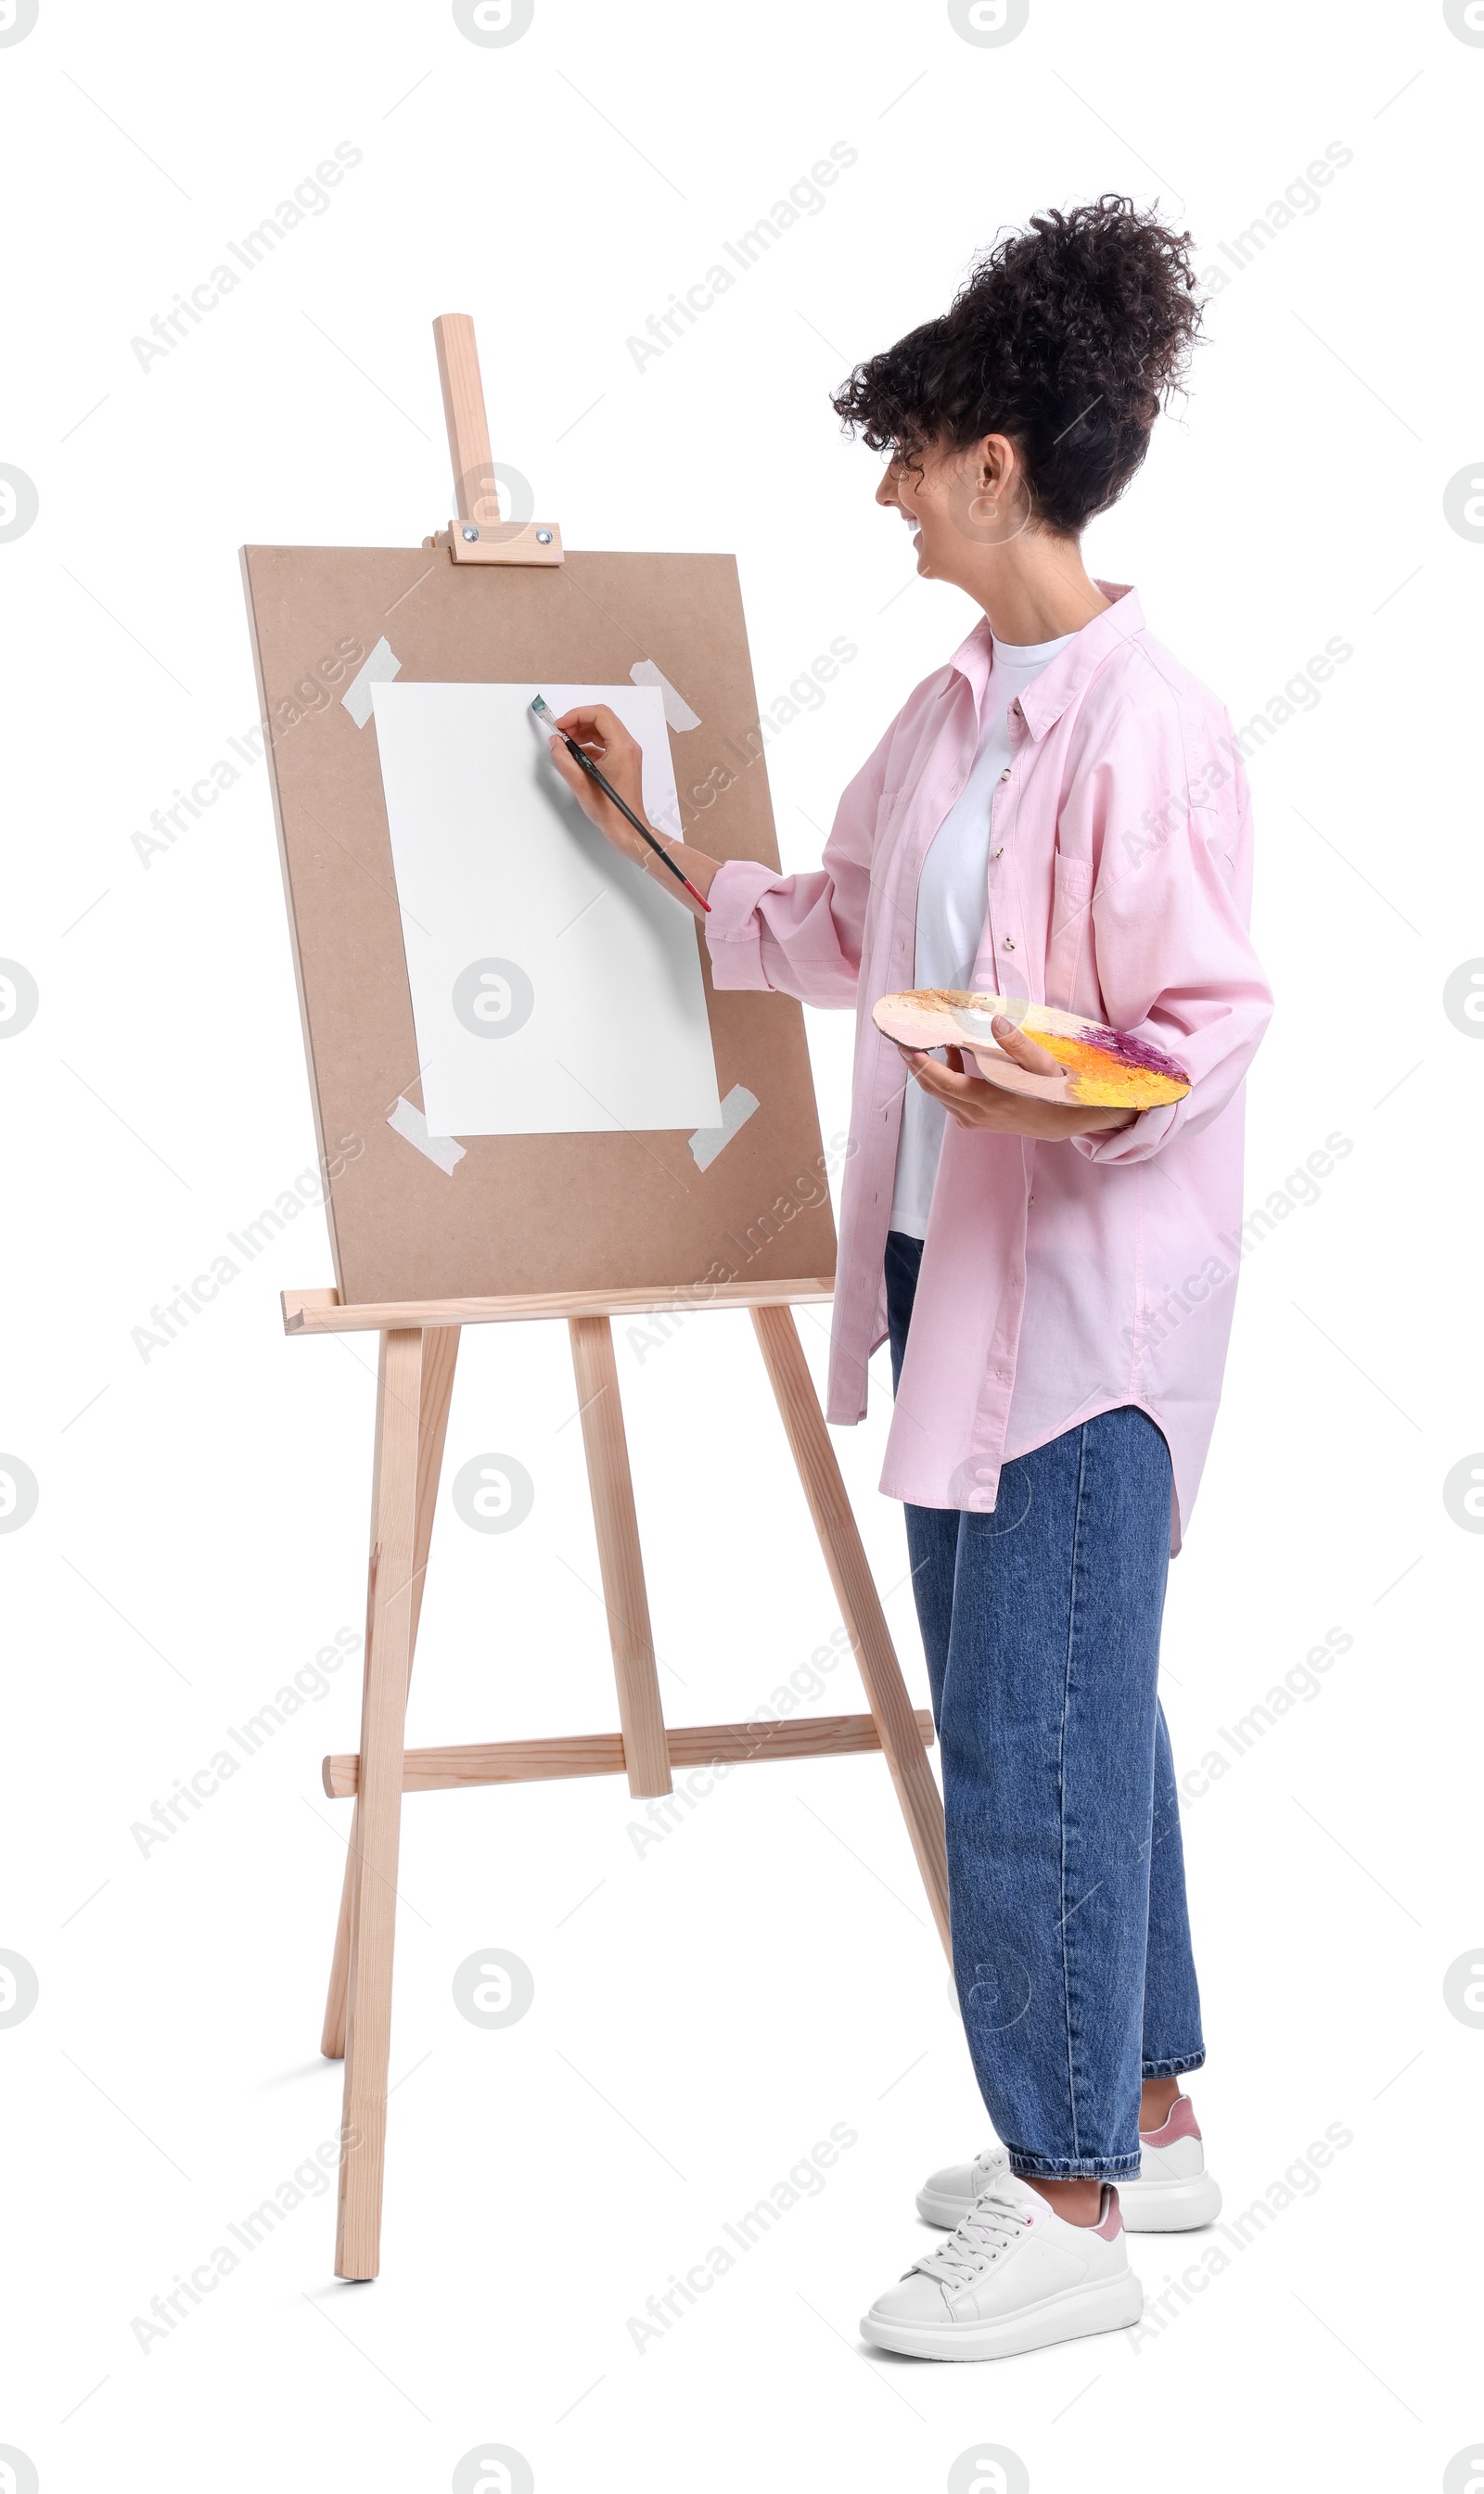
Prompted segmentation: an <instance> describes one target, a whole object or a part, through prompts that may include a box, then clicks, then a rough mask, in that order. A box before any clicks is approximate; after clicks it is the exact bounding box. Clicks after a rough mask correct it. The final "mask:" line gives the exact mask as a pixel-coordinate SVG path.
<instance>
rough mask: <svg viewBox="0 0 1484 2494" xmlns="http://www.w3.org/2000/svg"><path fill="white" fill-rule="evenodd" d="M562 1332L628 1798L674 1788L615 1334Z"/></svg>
mask: <svg viewBox="0 0 1484 2494" xmlns="http://www.w3.org/2000/svg"><path fill="white" fill-rule="evenodd" d="M567 1329H568V1331H569V1333H570V1334H571V1337H572V1368H573V1372H574V1374H575V1376H576V1379H577V1395H578V1402H579V1404H580V1406H581V1410H582V1434H583V1445H584V1448H585V1449H586V1452H587V1457H588V1479H589V1483H590V1485H591V1491H592V1521H593V1523H594V1525H595V1526H596V1528H597V1555H598V1563H599V1565H600V1566H601V1568H602V1571H603V1601H604V1604H605V1606H606V1608H607V1612H608V1635H609V1641H610V1643H611V1645H612V1647H613V1674H614V1678H615V1680H616V1681H617V1682H618V1685H619V1721H620V1722H621V1725H622V1727H623V1756H624V1761H625V1764H626V1765H627V1768H628V1788H629V1791H630V1792H631V1793H640V1794H645V1793H667V1792H669V1791H670V1790H671V1789H672V1786H671V1782H670V1750H669V1747H668V1744H667V1743H666V1740H665V1718H664V1714H663V1712H662V1710H661V1707H660V1702H659V1677H658V1674H657V1673H656V1671H655V1669H654V1638H653V1634H652V1631H651V1627H650V1597H649V1595H648V1594H647V1593H646V1591H645V1584H644V1559H643V1556H642V1554H641V1552H640V1548H639V1520H638V1517H637V1516H636V1514H635V1512H634V1484H633V1480H632V1477H631V1475H630V1474H629V1469H628V1441H627V1439H626V1438H625V1437H624V1434H623V1406H622V1404H621V1402H620V1400H619V1370H618V1363H617V1361H616V1360H615V1358H614V1355H613V1327H612V1325H611V1324H610V1323H609V1322H608V1319H607V1318H606V1317H569V1318H568V1320H567Z"/></svg>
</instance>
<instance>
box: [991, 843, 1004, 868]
mask: <svg viewBox="0 0 1484 2494" xmlns="http://www.w3.org/2000/svg"><path fill="white" fill-rule="evenodd" d="M1004 854H1005V850H1004V847H1003V844H1002V845H1001V846H1000V847H999V848H997V849H991V850H990V852H989V863H990V865H991V866H993V864H994V861H995V859H996V858H1002V857H1003V856H1004Z"/></svg>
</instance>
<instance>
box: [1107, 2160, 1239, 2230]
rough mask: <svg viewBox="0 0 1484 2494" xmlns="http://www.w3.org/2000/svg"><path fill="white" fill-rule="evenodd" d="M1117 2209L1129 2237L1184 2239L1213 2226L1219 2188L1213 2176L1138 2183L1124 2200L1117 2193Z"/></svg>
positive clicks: (1219, 2200) (1218, 2212)
mask: <svg viewBox="0 0 1484 2494" xmlns="http://www.w3.org/2000/svg"><path fill="white" fill-rule="evenodd" d="M1118 2206H1119V2211H1120V2213H1121V2215H1122V2217H1123V2222H1124V2227H1125V2229H1126V2231H1127V2232H1128V2233H1129V2234H1131V2235H1188V2234H1190V2233H1191V2232H1192V2231H1193V2229H1194V2228H1195V2227H1196V2226H1212V2225H1214V2224H1215V2223H1216V2220H1217V2218H1218V2217H1219V2216H1220V2215H1221V2212H1222V2192H1221V2184H1220V2183H1219V2182H1218V2181H1217V2179H1216V2176H1215V2175H1214V2174H1193V2175H1191V2177H1190V2179H1189V2181H1186V2182H1139V2183H1136V2185H1135V2186H1134V2187H1133V2189H1132V2190H1130V2191H1129V2193H1128V2197H1127V2198H1126V2197H1125V2196H1124V2192H1123V2190H1120V2191H1119V2194H1118Z"/></svg>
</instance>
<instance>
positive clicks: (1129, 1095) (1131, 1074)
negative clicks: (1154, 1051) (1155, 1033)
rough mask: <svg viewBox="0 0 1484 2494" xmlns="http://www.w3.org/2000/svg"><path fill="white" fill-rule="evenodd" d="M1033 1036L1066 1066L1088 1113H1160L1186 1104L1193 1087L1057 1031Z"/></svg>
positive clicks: (1073, 1089) (1077, 1097)
mask: <svg viewBox="0 0 1484 2494" xmlns="http://www.w3.org/2000/svg"><path fill="white" fill-rule="evenodd" d="M1027 1027H1029V1025H1028V1024H1027ZM1119 1035H1120V1036H1121V1035H1122V1034H1119ZM1030 1036H1031V1037H1032V1038H1033V1039H1034V1040H1035V1042H1036V1045H1037V1047H1038V1048H1044V1049H1045V1051H1046V1054H1047V1055H1048V1056H1054V1057H1055V1059H1056V1061H1057V1063H1058V1064H1059V1065H1065V1066H1066V1068H1067V1075H1068V1080H1069V1083H1070V1085H1071V1092H1072V1097H1073V1098H1074V1099H1075V1100H1076V1101H1077V1102H1079V1103H1080V1105H1081V1106H1082V1107H1083V1108H1085V1109H1157V1108H1159V1107H1161V1106H1162V1105H1163V1104H1164V1102H1166V1100H1183V1099H1184V1097H1185V1095H1186V1093H1187V1091H1188V1090H1189V1089H1190V1087H1191V1086H1190V1084H1189V1082H1188V1081H1186V1080H1185V1079H1184V1077H1183V1076H1179V1077H1177V1076H1176V1075H1174V1074H1173V1073H1170V1074H1164V1073H1161V1072H1158V1071H1157V1070H1156V1069H1155V1068H1154V1067H1153V1066H1148V1065H1135V1064H1131V1063H1130V1062H1129V1061H1128V1059H1127V1058H1126V1057H1123V1056H1121V1055H1119V1054H1118V1053H1116V1052H1115V1051H1114V1050H1113V1049H1109V1048H1099V1047H1098V1046H1096V1044H1095V1043H1094V1042H1093V1041H1091V1040H1087V1039H1069V1038H1067V1037H1066V1036H1065V1034H1064V1033H1062V1032H1061V1031H1054V1030H1032V1031H1031V1033H1030Z"/></svg>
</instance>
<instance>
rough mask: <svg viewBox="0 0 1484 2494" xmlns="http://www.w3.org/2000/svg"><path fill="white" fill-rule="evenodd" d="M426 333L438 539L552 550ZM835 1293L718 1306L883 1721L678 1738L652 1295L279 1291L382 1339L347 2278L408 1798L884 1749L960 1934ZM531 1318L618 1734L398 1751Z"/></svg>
mask: <svg viewBox="0 0 1484 2494" xmlns="http://www.w3.org/2000/svg"><path fill="white" fill-rule="evenodd" d="M434 331H435V336H436V339H437V342H438V355H439V374H440V377H441V380H442V385H443V405H444V411H445V414H446V416H447V421H448V441H449V449H450V452H451V455H452V460H453V470H454V476H455V479H456V494H457V505H458V515H459V516H458V520H457V522H456V523H455V524H454V526H453V527H452V528H451V529H449V530H448V531H446V532H443V534H441V535H440V536H438V537H434V538H429V539H427V540H426V543H427V544H428V546H429V547H430V548H434V549H439V548H442V549H446V551H447V554H448V556H449V559H450V561H451V562H453V563H514V564H522V565H528V564H529V565H549V564H554V563H560V562H561V561H562V552H561V542H560V532H559V531H558V530H557V528H556V526H555V524H554V523H550V522H544V521H534V520H532V521H530V522H529V523H526V524H523V525H520V526H515V525H513V524H511V523H508V522H506V523H501V522H500V513H499V502H498V499H497V496H496V492H495V484H494V478H493V473H492V470H491V459H490V442H489V434H488V430H487V427H486V422H485V411H484V398H483V391H482V388H481V384H480V379H479V366H478V359H477V355H476V352H475V348H474V336H473V324H472V322H471V321H470V320H469V319H468V318H467V317H466V316H465V315H463V314H453V315H446V316H444V317H443V318H442V319H439V320H438V321H436V322H435V324H434ZM832 1295H833V1285H832V1284H831V1283H830V1282H829V1281H827V1280H819V1281H815V1282H810V1283H800V1282H797V1281H794V1282H784V1283H776V1284H770V1283H768V1282H751V1283H746V1282H734V1283H730V1284H722V1285H718V1286H717V1287H716V1288H715V1289H714V1290H713V1291H712V1293H710V1294H709V1296H708V1298H707V1301H706V1304H707V1305H709V1306H712V1307H745V1308H746V1309H747V1310H748V1312H749V1314H750V1316H751V1319H752V1323H753V1328H754V1330H755V1332H756V1335H757V1340H758V1345H759V1348H760V1350H761V1352H762V1355H763V1362H764V1365H765V1367H766V1369H767V1372H768V1377H769V1381H770V1383H771V1384H772V1390H773V1393H774V1395H775V1397H776V1399H777V1405H778V1410H779V1413H780V1414H781V1416H782V1420H783V1426H784V1429H785V1431H786V1433H787V1436H788V1441H789V1445H790V1446H791V1448H792V1450H793V1455H794V1460H795V1463H796V1464H797V1466H798V1468H799V1474H800V1478H801V1480H802V1482H803V1492H804V1497H805V1499H806V1501H807V1503H808V1506H809V1511H810V1514H811V1515H812V1517H813V1519H814V1526H815V1530H816V1532H817V1533H818V1535H819V1538H820V1544H821V1547H822V1549H823V1552H824V1557H825V1561H826V1564H827V1566H828V1567H829V1570H830V1575H831V1580H832V1582H833V1586H834V1591H835V1596H836V1598H837V1600H838V1602H839V1606H840V1612H841V1616H842V1618H843V1621H844V1624H845V1627H846V1629H847V1630H848V1632H849V1636H850V1641H851V1645H852V1647H853V1649H854V1652H855V1656H856V1660H857V1662H858V1664H859V1666H860V1671H861V1677H862V1680H863V1685H864V1689H865V1695H866V1699H867V1702H868V1704H869V1708H870V1713H869V1714H868V1715H836V1716H824V1717H820V1716H814V1717H809V1718H800V1719H798V1720H788V1721H782V1722H777V1723H764V1724H759V1723H712V1724H704V1725H697V1726H686V1727H684V1728H683V1729H680V1730H670V1729H668V1728H667V1726H666V1724H665V1721H664V1717H663V1714H662V1711H661V1707H660V1694H659V1682H658V1678H657V1674H656V1670H655V1660H654V1648H653V1641H652V1638H651V1629H650V1612H649V1600H648V1597H647V1594H646V1591H645V1580H644V1564H643V1560H642V1557H641V1554H640V1546H639V1528H638V1519H637V1516H636V1513H635V1507H634V1493H633V1484H632V1481H631V1479H630V1475H629V1464H628V1450H627V1445H626V1442H625V1438H624V1431H623V1414H622V1408H621V1400H620V1394H619V1379H618V1369H617V1365H616V1362H615V1358H614V1347H613V1334H612V1328H611V1323H610V1320H611V1319H612V1318H613V1317H614V1316H616V1315H625V1314H634V1313H639V1312H643V1311H648V1310H650V1309H651V1308H653V1306H654V1305H655V1303H656V1293H655V1292H654V1291H653V1290H647V1291H637V1290H635V1291H608V1292H602V1291H568V1292H560V1293H550V1294H547V1295H544V1296H542V1295H536V1294H532V1293H523V1294H521V1295H520V1296H518V1297H508V1298H467V1299H444V1300H436V1299H435V1300H398V1301H390V1302H386V1303H383V1304H366V1303H360V1302H353V1303H350V1304H346V1305H343V1304H342V1303H341V1301H340V1298H339V1296H338V1293H336V1292H335V1291H333V1290H328V1291H327V1290H316V1291H299V1292H286V1293H284V1301H283V1305H284V1323H285V1329H286V1331H287V1332H288V1333H289V1334H294V1335H308V1334H325V1333H337V1332H349V1331H361V1332H376V1333H379V1336H380V1358H379V1371H378V1384H377V1418H376V1449H375V1461H374V1469H373V1477H372V1496H371V1558H370V1566H369V1571H368V1586H367V1601H366V1649H365V1674H364V1683H363V1690H362V1700H361V1745H360V1749H359V1752H358V1753H357V1754H356V1755H354V1756H345V1757H330V1758H326V1759H325V1761H324V1787H325V1790H326V1792H327V1793H329V1794H330V1795H331V1796H332V1798H333V1797H340V1796H347V1795H353V1797H354V1809H353V1813H352V1818H351V1828H350V1840H349V1845H348V1853H347V1859H346V1875H345V1885H344V1890H343V1893H342V1897H341V1908H340V1924H339V1929H338V1931H337V1932H336V1938H335V1954H334V1961H333V1964H332V1968H331V1973H330V1986H329V1997H328V2000H327V2003H326V2007H325V2018H324V2033H323V2041H322V2050H323V2051H324V2053H326V2055H327V2056H328V2057H329V2058H330V2059H332V2060H335V2059H339V2058H340V2057H341V2056H342V2054H343V2055H344V2058H345V2064H346V2082H345V2125H346V2127H345V2133H344V2135H345V2138H346V2139H347V2141H348V2142H351V2143H353V2144H350V2145H348V2147H347V2149H346V2151H345V2154H344V2158H343V2162H342V2166H341V2175H340V2206H339V2219H338V2226H337V2233H336V2249H335V2274H336V2275H337V2277H343V2278H372V2277H375V2276H376V2274H377V2271H378V2267H379V2244H380V2227H381V2190H382V2169H383V2159H384V2148H385V2132H386V2082H387V2066H388V2056H389V2052H390V2042H391V1987H392V1949H393V1937H394V1927H395V1909H396V1891H397V1857H398V1844H399V1837H400V1828H401V1814H402V1796H403V1793H404V1792H428V1791H437V1790H447V1789H450V1788H454V1787H458V1786H462V1785H468V1784H498V1783H521V1782H528V1781H536V1780H542V1779H552V1778H557V1777H566V1776H601V1775H619V1774H623V1773H626V1775H627V1777H628V1784H629V1790H630V1792H631V1793H634V1794H636V1795H641V1796H644V1795H654V1794H664V1793H668V1792H669V1791H670V1790H671V1770H672V1768H674V1767H682V1766H693V1765H697V1764H701V1763H704V1762H706V1761H709V1760H712V1759H728V1760H734V1761H737V1762H743V1761H747V1760H753V1759H764V1758H802V1757H816V1756H833V1755H838V1754H839V1753H841V1752H844V1751H850V1750H861V1749H880V1750H882V1751H883V1752H884V1753H885V1756H886V1760H887V1764H888V1767H889V1768H890V1770H891V1775H892V1779H893V1784H894V1785H895V1788H896V1795H897V1799H898V1801H899V1802H900V1804H901V1808H902V1812H903V1815H904V1817H905V1819H906V1822H907V1830H908V1833H909V1835H910V1837H911V1839H912V1844H913V1849H914V1851H915V1853H916V1855H917V1860H918V1866H919V1869H920V1870H921V1871H922V1874H923V1880H924V1886H925V1888H926V1891H927V1899H928V1902H929V1904H930V1906H931V1908H932V1912H933V1917H934V1920H935V1922H936V1924H937V1927H938V1931H939V1932H940V1934H941V1936H942V1939H943V1943H944V1946H945V1948H947V1946H948V1944H949V1930H948V1876H947V1867H946V1861H945V1853H944V1838H943V1808H942V1803H941V1801H940V1799H939V1795H938V1789H937V1785H936V1783H935V1782H934V1780H933V1777H932V1773H931V1770H930V1768H929V1766H928V1764H927V1759H926V1755H925V1750H926V1749H927V1747H928V1746H929V1745H930V1744H931V1741H932V1738H933V1727H932V1719H931V1717H930V1716H928V1715H926V1714H924V1713H918V1714H915V1713H914V1711H913V1709H912V1707H911V1705H910V1704H909V1702H908V1698H907V1692H906V1689H905V1688H904V1686H903V1683H902V1677H901V1672H900V1669H899V1666H898V1664H897V1659H896V1656H895V1653H894V1651H893V1645H892V1640H891V1636H890V1633H889V1631H888V1628H887V1624H886V1619H885V1615H884V1614H883V1611H882V1607H881V1602H880V1599H879V1597H878V1596H877V1593H876V1588H875V1586H874V1584H873V1582H872V1579H871V1575H870V1570H869V1568H868V1566H867V1565H866V1560H865V1554H864V1551H863V1548H862V1544H861V1536H860V1534H859V1532H858V1530H857V1528H856V1522H855V1518H854V1516H853V1514H852V1512H851V1508H850V1502H849V1500H848V1498H847V1496H846V1493H845V1487H844V1484H843V1482H842V1480H841V1478H840V1473H839V1467H838V1465H837V1464H836V1462H835V1458H834V1451H833V1447H832V1445H831V1444H830V1440H829V1436H828V1434H827V1431H826V1428H825V1422H824V1417H823V1414H822V1413H821V1411H820V1407H819V1401H818V1398H817V1396H816V1394H815V1391H814V1386H813V1383H812V1380H811V1379H810V1376H809V1372H808V1368H807V1366H806V1364H805V1361H804V1356H803V1349H802V1347H801V1344H800V1340H799V1335H798V1331H797V1328H796V1326H795V1323H794V1320H793V1317H792V1314H791V1312H790V1304H789V1303H790V1302H791V1301H803V1300H826V1299H829V1298H830V1297H831V1296H832ZM695 1304H696V1302H695V1301H694V1300H691V1301H688V1302H687V1305H691V1306H693V1305H695ZM534 1318H564V1319H565V1320H566V1323H567V1326H568V1331H569V1334H570V1337H571V1346H572V1364H573V1368H574V1371H575V1376H576V1384H577V1395H578V1403H579V1407H580V1410H581V1415H582V1427H583V1445H584V1450H585V1452H586V1456H587V1463H588V1476H589V1481H590V1485H591V1496H592V1511H593V1520H594V1523H595V1526H596V1532H597V1544H598V1554H599V1560H600V1564H601V1570H602V1585H603V1600H604V1604H605V1607H606V1609H607V1612H608V1625H609V1636H610V1641H611V1644H612V1648H613V1665H614V1677H615V1680H616V1683H617V1686H618V1700H619V1720H620V1725H621V1729H620V1731H619V1732H617V1733H613V1732H598V1733H592V1734H590V1735H583V1736H580V1737H576V1738H573V1737H563V1738H560V1739H553V1740H547V1741H507V1742H494V1743H476V1744H470V1745H465V1746H460V1747H456V1748H451V1749H411V1750H409V1749H405V1748H404V1746H403V1742H404V1731H405V1724H406V1716H407V1699H408V1683H409V1674H410V1671H411V1665H412V1654H413V1649H414V1646H415V1644H416V1638H417V1624H418V1618H419V1615H420V1612H421V1608H422V1595H423V1581H424V1576H425V1573H426V1569H427V1565H428V1553H429V1546H430V1543H431V1540H432V1535H433V1518H434V1511H435V1507H436V1505H437V1500H438V1491H439V1473H440V1470H441V1465H442V1455H443V1441H444V1436H445V1433H446V1430H447V1426H448V1409H449V1401H450V1397H451V1395H452V1392H453V1380H454V1367H455V1362H456V1360H457V1357H458V1349H459V1333H460V1328H461V1327H462V1326H464V1325H466V1324H490V1323H507V1322H514V1321H523V1320H530V1319H534Z"/></svg>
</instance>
